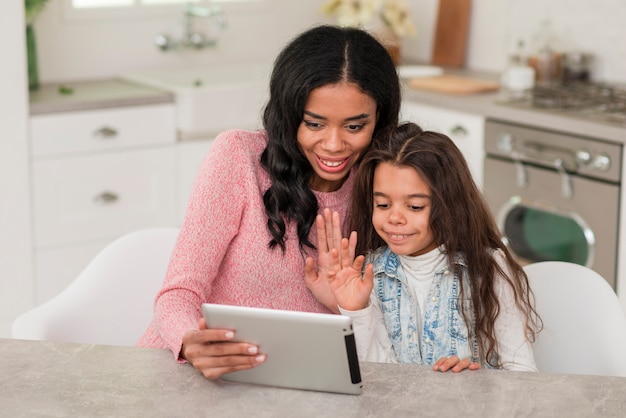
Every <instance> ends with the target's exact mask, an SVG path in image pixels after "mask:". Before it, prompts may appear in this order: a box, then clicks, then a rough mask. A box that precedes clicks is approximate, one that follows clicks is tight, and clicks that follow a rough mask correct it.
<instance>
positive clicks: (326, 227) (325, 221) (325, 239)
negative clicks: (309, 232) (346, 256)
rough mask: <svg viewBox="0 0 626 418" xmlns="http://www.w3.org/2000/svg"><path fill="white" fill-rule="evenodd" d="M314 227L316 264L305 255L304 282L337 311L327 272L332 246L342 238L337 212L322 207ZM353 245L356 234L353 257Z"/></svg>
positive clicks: (339, 244)
mask: <svg viewBox="0 0 626 418" xmlns="http://www.w3.org/2000/svg"><path fill="white" fill-rule="evenodd" d="M315 228H316V231H317V254H318V259H317V266H316V265H315V260H313V258H312V257H307V259H306V261H305V264H304V282H305V283H306V286H307V288H308V289H309V290H310V291H311V293H313V295H314V296H315V297H316V298H317V300H319V301H320V302H321V303H322V304H324V305H325V306H326V307H327V308H329V309H330V310H332V311H333V312H335V313H339V309H338V308H337V301H336V300H335V297H334V296H333V293H332V291H331V290H330V286H329V285H328V272H329V271H330V270H331V269H332V267H331V263H332V255H331V251H332V250H333V248H336V249H339V248H340V246H341V240H342V238H343V237H342V233H341V219H340V218H339V213H337V212H334V213H331V211H330V209H328V208H326V209H324V211H323V212H322V214H319V215H317V217H316V218H315ZM355 247H356V236H355V237H354V244H353V246H352V258H354V248H355Z"/></svg>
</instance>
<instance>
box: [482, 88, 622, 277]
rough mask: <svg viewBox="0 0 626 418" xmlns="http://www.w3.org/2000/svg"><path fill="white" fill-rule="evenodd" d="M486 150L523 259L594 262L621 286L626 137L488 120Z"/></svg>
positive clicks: (513, 244) (490, 195) (494, 195)
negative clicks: (618, 139) (621, 140)
mask: <svg viewBox="0 0 626 418" xmlns="http://www.w3.org/2000/svg"><path fill="white" fill-rule="evenodd" d="M536 99H539V98H538V97H537V98H536ZM594 117H595V114H594ZM611 123H613V122H612V121H611ZM485 151H486V158H485V179H484V192H485V197H486V198H487V202H488V204H489V206H490V208H491V210H492V211H493V213H494V215H495V216H496V218H497V221H498V226H499V227H500V230H501V231H502V233H503V236H504V239H505V241H506V243H507V245H508V246H509V248H510V249H511V250H512V251H513V253H514V255H515V256H516V257H517V259H518V260H519V261H520V262H521V263H522V264H526V263H530V262H536V261H545V260H560V261H569V262H574V263H578V264H582V265H586V266H588V267H590V268H592V269H593V270H595V271H597V272H598V273H599V274H601V275H602V276H603V277H604V278H605V279H606V280H607V281H608V282H609V284H610V285H611V286H612V287H613V288H615V283H616V272H617V261H618V260H617V258H618V256H617V254H618V252H617V251H618V230H619V221H620V220H619V204H620V193H621V165H622V144H618V143H613V142H609V141H603V140H600V139H597V138H590V137H584V136H574V135H571V134H565V133H562V132H555V131H549V130H544V129H538V128H535V127H532V126H523V125H516V124H511V123H509V122H502V121H495V120H487V123H486V128H485Z"/></svg>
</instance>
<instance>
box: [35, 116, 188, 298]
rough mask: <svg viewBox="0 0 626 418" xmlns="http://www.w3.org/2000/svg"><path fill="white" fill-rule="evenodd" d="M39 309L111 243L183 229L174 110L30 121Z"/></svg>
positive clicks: (37, 118)
mask: <svg viewBox="0 0 626 418" xmlns="http://www.w3.org/2000/svg"><path fill="white" fill-rule="evenodd" d="M30 128H31V164H32V196H33V229H34V246H35V248H34V257H35V279H34V283H35V289H36V295H35V303H37V304H39V303H41V302H44V301H45V300H47V299H49V298H50V297H52V296H54V295H55V294H57V293H58V292H59V291H60V290H62V289H63V288H65V287H66V286H67V285H68V284H69V283H70V282H71V281H72V280H73V279H74V278H75V277H76V276H77V275H78V274H79V273H80V271H81V270H82V269H83V268H84V267H85V266H86V265H87V263H88V262H89V261H90V260H91V259H92V258H93V257H94V256H95V255H96V254H97V253H98V251H99V250H100V249H102V248H103V247H104V246H105V245H106V244H107V243H109V242H111V241H112V240H114V239H115V238H117V237H119V236H121V235H123V234H125V233H128V232H131V231H133V230H136V229H141V228H146V227H153V226H175V225H177V224H178V217H179V216H178V201H179V198H178V161H177V158H176V155H177V154H176V135H175V128H174V105H173V104H159V105H148V106H134V107H126V108H114V109H106V110H96V111H80V112H79V111H77V112H67V113H58V114H45V115H35V116H32V117H31V125H30Z"/></svg>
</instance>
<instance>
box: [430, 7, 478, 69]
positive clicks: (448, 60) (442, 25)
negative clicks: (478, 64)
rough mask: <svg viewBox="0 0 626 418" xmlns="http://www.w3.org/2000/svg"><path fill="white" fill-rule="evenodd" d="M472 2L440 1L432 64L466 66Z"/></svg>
mask: <svg viewBox="0 0 626 418" xmlns="http://www.w3.org/2000/svg"><path fill="white" fill-rule="evenodd" d="M470 9H471V0H439V8H438V10H437V26H436V28H435V41H434V44H433V53H432V63H433V64H435V65H443V66H449V67H463V66H464V65H465V51H466V49H467V37H468V33H469V19H470Z"/></svg>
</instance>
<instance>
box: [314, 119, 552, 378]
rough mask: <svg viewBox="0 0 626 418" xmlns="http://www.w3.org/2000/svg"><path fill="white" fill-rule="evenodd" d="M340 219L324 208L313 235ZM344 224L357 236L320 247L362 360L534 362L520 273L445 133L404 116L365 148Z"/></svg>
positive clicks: (440, 366) (444, 365)
mask: <svg viewBox="0 0 626 418" xmlns="http://www.w3.org/2000/svg"><path fill="white" fill-rule="evenodd" d="M338 225H339V215H338V214H334V215H333V217H332V219H331V217H330V212H329V211H326V212H325V214H324V216H323V217H322V216H319V217H318V219H317V228H318V235H319V236H324V233H325V231H327V230H329V229H333V228H334V229H337V228H338ZM351 226H352V228H353V230H354V231H357V236H358V242H356V239H355V238H356V237H355V236H354V233H353V234H352V237H351V241H348V239H345V238H344V239H343V242H342V244H341V246H340V247H341V248H340V250H339V251H338V250H337V249H332V245H330V246H325V247H324V246H323V247H320V251H322V250H323V251H325V252H330V254H331V256H332V257H331V258H332V260H333V264H332V266H331V268H332V271H331V272H329V273H328V281H329V283H330V286H331V289H332V292H333V294H334V297H335V299H336V301H337V303H338V305H339V308H340V311H341V312H342V313H343V314H344V315H349V316H351V317H353V323H354V326H355V335H356V339H357V351H358V353H359V357H360V359H361V360H363V361H386V362H402V363H419V364H428V365H432V366H433V368H434V369H435V370H439V371H447V370H450V369H451V370H453V371H455V372H456V371H461V370H463V369H466V368H469V369H472V370H475V369H478V368H480V367H481V366H486V367H490V368H504V369H510V370H527V371H536V366H535V362H534V359H533V353H532V346H531V343H532V341H534V336H535V333H536V331H537V330H538V328H539V326H538V325H539V322H540V320H539V318H538V316H537V313H536V312H535V310H534V307H533V305H532V303H531V300H532V296H531V290H530V288H529V285H528V279H527V277H526V275H525V274H524V271H523V270H522V268H521V267H520V266H519V265H518V264H517V263H516V262H515V261H514V260H513V258H512V257H511V254H510V253H509V251H508V250H507V248H506V247H505V246H504V244H503V243H502V241H501V239H500V235H499V233H498V229H497V226H496V224H495V222H494V220H493V218H492V216H491V213H490V211H489V209H488V207H487V205H486V203H485V201H484V199H483V196H482V195H481V193H480V191H479V190H478V188H477V186H476V185H475V183H474V181H473V180H472V177H471V174H470V171H469V169H468V167H467V164H466V162H465V159H464V158H463V155H462V154H461V152H460V151H459V150H458V148H457V147H456V146H455V145H454V143H453V142H452V141H451V140H450V139H449V138H448V137H446V136H445V135H442V134H439V133H435V132H428V131H422V130H421V129H420V128H419V127H418V126H417V125H415V124H412V123H408V124H403V125H401V126H400V127H399V128H398V129H397V130H396V131H395V132H394V133H393V135H392V136H391V140H390V141H389V142H388V143H386V142H381V143H379V144H377V146H376V147H375V148H374V149H372V150H371V151H370V152H368V153H367V154H366V156H365V157H364V159H363V162H362V163H361V165H360V166H359V170H358V174H357V178H356V180H355V190H354V192H353V204H352V216H351ZM355 246H356V248H354V247H355ZM365 252H368V253H367V257H366V258H365V257H364V256H362V255H361V256H358V257H356V259H354V257H353V254H364V253H365ZM364 265H366V267H365V269H364V270H362V269H363V266H364Z"/></svg>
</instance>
